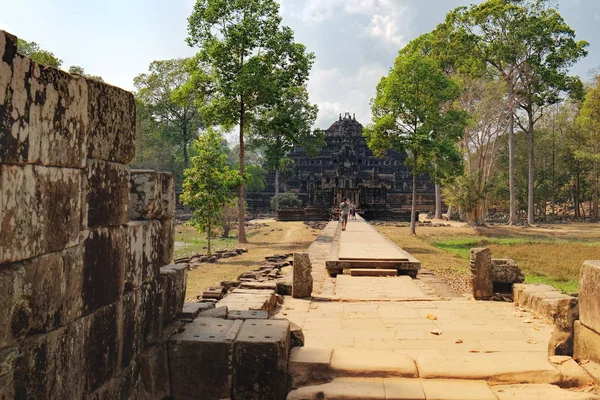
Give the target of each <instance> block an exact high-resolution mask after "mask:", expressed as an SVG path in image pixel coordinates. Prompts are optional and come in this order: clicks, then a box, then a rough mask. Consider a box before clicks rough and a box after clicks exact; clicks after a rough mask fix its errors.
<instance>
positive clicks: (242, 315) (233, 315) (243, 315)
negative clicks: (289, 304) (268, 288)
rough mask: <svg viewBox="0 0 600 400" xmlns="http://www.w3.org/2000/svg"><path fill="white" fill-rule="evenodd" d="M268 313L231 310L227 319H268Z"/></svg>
mask: <svg viewBox="0 0 600 400" xmlns="http://www.w3.org/2000/svg"><path fill="white" fill-rule="evenodd" d="M268 318H269V313H268V312H266V311H263V310H231V311H229V312H228V313H227V319H242V320H246V319H268Z"/></svg>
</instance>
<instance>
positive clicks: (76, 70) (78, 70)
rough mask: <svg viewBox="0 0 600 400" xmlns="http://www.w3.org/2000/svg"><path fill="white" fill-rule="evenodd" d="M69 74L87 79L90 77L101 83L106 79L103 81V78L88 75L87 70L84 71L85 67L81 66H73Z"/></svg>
mask: <svg viewBox="0 0 600 400" xmlns="http://www.w3.org/2000/svg"><path fill="white" fill-rule="evenodd" d="M69 73H70V74H77V75H81V76H85V77H88V78H91V79H95V80H97V81H100V82H104V79H102V77H101V76H98V75H89V74H86V73H85V70H84V69H83V67H80V66H79V65H71V66H70V67H69Z"/></svg>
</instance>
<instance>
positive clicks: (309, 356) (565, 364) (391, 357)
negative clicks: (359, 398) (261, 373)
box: [289, 347, 594, 388]
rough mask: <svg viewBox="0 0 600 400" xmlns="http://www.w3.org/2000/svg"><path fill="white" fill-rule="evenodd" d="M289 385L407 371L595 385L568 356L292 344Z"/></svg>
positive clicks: (435, 375) (504, 381)
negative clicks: (435, 352)
mask: <svg viewBox="0 0 600 400" xmlns="http://www.w3.org/2000/svg"><path fill="white" fill-rule="evenodd" d="M289 374H290V378H291V380H290V384H291V387H293V388H298V387H301V386H306V385H312V384H316V383H323V382H326V381H327V380H330V379H333V378H342V377H370V378H375V377H377V378H389V377H408V378H422V379H452V380H461V379H464V380H485V381H487V382H489V383H490V384H518V383H539V384H557V385H560V386H562V387H577V386H586V385H593V383H594V382H593V380H592V379H591V377H590V376H589V375H588V374H587V373H586V372H585V370H584V369H583V368H581V366H579V365H578V364H577V363H576V362H575V361H573V360H572V359H571V358H570V357H552V358H551V359H548V358H546V357H543V356H532V354H531V353H527V352H494V353H455V354H452V355H447V354H445V353H443V352H439V354H438V355H432V354H431V353H429V354H424V355H423V356H419V355H418V353H417V355H415V356H414V358H413V357H410V356H409V355H407V354H404V353H402V352H401V351H384V350H370V349H355V348H348V347H340V348H333V349H332V348H318V347H299V348H294V349H292V352H291V354H290V364H289Z"/></svg>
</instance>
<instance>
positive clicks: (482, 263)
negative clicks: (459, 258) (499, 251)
mask: <svg viewBox="0 0 600 400" xmlns="http://www.w3.org/2000/svg"><path fill="white" fill-rule="evenodd" d="M470 267H471V273H472V274H473V278H472V280H471V283H472V286H473V297H474V298H475V300H487V299H489V298H490V297H492V296H493V295H494V285H493V284H492V253H491V252H490V249H488V248H487V247H479V248H475V249H471V261H470Z"/></svg>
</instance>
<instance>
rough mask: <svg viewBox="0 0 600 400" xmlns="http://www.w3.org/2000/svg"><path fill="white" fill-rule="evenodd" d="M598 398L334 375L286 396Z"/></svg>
mask: <svg viewBox="0 0 600 400" xmlns="http://www.w3.org/2000/svg"><path fill="white" fill-rule="evenodd" d="M314 399H327V400H488V399H489V400H551V399H557V400H558V399H561V400H600V397H598V396H596V395H594V394H593V393H585V392H575V391H569V390H566V389H561V388H560V387H558V386H555V385H550V384H520V385H501V386H490V385H489V384H488V383H487V382H486V381H484V380H449V379H410V378H335V379H333V380H332V381H331V382H328V383H323V384H320V385H313V386H305V387H302V388H299V389H296V390H292V391H291V392H290V393H289V394H288V396H287V400H314Z"/></svg>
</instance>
